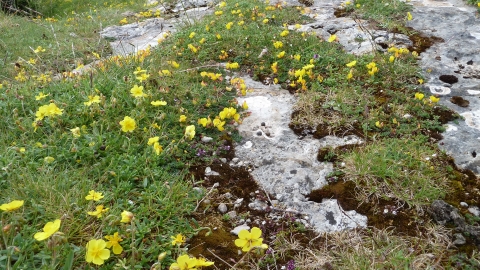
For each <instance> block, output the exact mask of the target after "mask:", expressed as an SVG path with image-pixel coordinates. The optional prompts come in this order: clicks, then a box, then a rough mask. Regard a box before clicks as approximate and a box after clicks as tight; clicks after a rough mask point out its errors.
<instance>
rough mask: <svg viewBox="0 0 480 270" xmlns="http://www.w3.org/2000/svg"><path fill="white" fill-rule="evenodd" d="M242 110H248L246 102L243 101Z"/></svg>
mask: <svg viewBox="0 0 480 270" xmlns="http://www.w3.org/2000/svg"><path fill="white" fill-rule="evenodd" d="M242 108H243V109H244V110H247V109H248V104H247V101H246V100H244V101H243V104H242Z"/></svg>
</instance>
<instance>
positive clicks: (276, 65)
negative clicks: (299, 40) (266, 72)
mask: <svg viewBox="0 0 480 270" xmlns="http://www.w3.org/2000/svg"><path fill="white" fill-rule="evenodd" d="M271 68H272V71H273V73H275V74H276V73H277V72H278V63H277V62H275V63H273V64H272V66H271Z"/></svg>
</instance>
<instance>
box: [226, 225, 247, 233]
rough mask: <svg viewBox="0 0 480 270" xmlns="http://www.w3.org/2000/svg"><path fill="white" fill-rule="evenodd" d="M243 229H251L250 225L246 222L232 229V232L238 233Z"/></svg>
mask: <svg viewBox="0 0 480 270" xmlns="http://www.w3.org/2000/svg"><path fill="white" fill-rule="evenodd" d="M241 230H250V226H248V225H245V224H243V225H240V226H237V227H235V228H233V230H231V231H230V233H232V234H235V235H238V233H240V231H241Z"/></svg>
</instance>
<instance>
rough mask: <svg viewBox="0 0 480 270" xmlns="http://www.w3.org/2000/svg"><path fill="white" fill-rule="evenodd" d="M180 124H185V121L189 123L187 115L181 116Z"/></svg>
mask: <svg viewBox="0 0 480 270" xmlns="http://www.w3.org/2000/svg"><path fill="white" fill-rule="evenodd" d="M178 121H179V122H180V123H183V122H185V121H187V117H186V116H185V115H183V114H182V115H180V119H179V120H178Z"/></svg>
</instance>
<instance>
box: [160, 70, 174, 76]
mask: <svg viewBox="0 0 480 270" xmlns="http://www.w3.org/2000/svg"><path fill="white" fill-rule="evenodd" d="M158 73H159V74H160V75H164V76H172V72H170V70H168V69H162V70H161V71H160V72H158Z"/></svg>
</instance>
